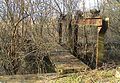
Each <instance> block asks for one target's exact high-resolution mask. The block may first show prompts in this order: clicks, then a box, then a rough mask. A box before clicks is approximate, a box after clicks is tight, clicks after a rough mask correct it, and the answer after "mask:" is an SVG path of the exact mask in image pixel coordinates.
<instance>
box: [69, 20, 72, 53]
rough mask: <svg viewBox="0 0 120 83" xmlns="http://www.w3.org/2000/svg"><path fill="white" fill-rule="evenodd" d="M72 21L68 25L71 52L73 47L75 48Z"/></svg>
mask: <svg viewBox="0 0 120 83" xmlns="http://www.w3.org/2000/svg"><path fill="white" fill-rule="evenodd" d="M71 21H72V20H70V22H69V25H68V47H69V49H70V51H72V46H73V41H72V24H71Z"/></svg>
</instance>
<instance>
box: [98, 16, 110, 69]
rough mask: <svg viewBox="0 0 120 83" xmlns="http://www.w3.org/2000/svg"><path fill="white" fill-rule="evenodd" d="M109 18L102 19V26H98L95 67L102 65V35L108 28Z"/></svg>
mask: <svg viewBox="0 0 120 83" xmlns="http://www.w3.org/2000/svg"><path fill="white" fill-rule="evenodd" d="M108 23H109V18H105V19H103V20H102V27H101V29H100V27H98V33H97V46H96V68H97V67H98V66H101V65H102V62H103V60H104V35H105V33H106V31H107V29H108Z"/></svg>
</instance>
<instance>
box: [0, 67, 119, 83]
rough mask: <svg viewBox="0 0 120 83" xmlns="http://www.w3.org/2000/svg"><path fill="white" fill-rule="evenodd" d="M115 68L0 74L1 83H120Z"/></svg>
mask: <svg viewBox="0 0 120 83" xmlns="http://www.w3.org/2000/svg"><path fill="white" fill-rule="evenodd" d="M115 72H116V69H112V70H91V71H87V72H79V73H72V74H64V75H58V74H51V73H50V74H39V75H24V76H21V75H16V76H1V77H0V82H1V83H120V78H116V77H115Z"/></svg>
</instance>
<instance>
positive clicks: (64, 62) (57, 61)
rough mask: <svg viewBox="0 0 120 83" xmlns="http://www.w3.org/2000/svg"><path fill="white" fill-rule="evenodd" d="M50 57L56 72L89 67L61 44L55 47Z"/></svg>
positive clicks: (77, 70) (76, 70)
mask: <svg viewBox="0 0 120 83" xmlns="http://www.w3.org/2000/svg"><path fill="white" fill-rule="evenodd" d="M49 58H50V60H51V61H52V63H53V64H54V66H55V70H56V72H57V73H60V74H61V73H72V72H79V71H84V70H86V69H88V68H89V67H88V66H87V65H86V64H84V63H83V62H82V61H80V60H79V59H77V58H76V57H75V56H73V55H72V54H71V53H70V52H69V51H68V50H66V49H64V48H63V47H62V46H60V45H57V46H56V47H55V48H54V50H53V51H52V52H51V55H50V57H49Z"/></svg>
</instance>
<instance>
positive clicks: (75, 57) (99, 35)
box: [49, 17, 109, 73]
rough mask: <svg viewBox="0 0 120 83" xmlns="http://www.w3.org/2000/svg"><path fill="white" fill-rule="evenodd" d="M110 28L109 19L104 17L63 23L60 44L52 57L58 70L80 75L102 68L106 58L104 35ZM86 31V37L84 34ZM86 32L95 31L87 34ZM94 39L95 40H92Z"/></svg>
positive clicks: (60, 21) (53, 51)
mask: <svg viewBox="0 0 120 83" xmlns="http://www.w3.org/2000/svg"><path fill="white" fill-rule="evenodd" d="M108 25H109V19H108V18H101V17H94V18H81V19H79V20H77V21H76V20H74V19H72V21H66V20H65V19H61V20H59V24H58V28H59V31H58V33H59V44H56V46H55V47H56V48H54V49H53V50H52V51H51V55H50V56H49V58H50V61H51V62H52V64H54V67H55V71H56V72H57V73H67V72H78V71H84V70H86V69H89V67H92V68H97V67H99V66H101V64H102V62H103V61H104V57H105V55H104V35H105V33H106V31H107V29H108ZM82 31H84V36H83V35H80V34H83V33H82ZM85 31H88V32H90V31H91V32H90V34H87V32H85ZM66 33H67V34H66ZM90 38H91V41H88V40H90ZM91 48H92V50H91ZM56 50H57V51H56ZM83 62H84V63H83Z"/></svg>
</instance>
